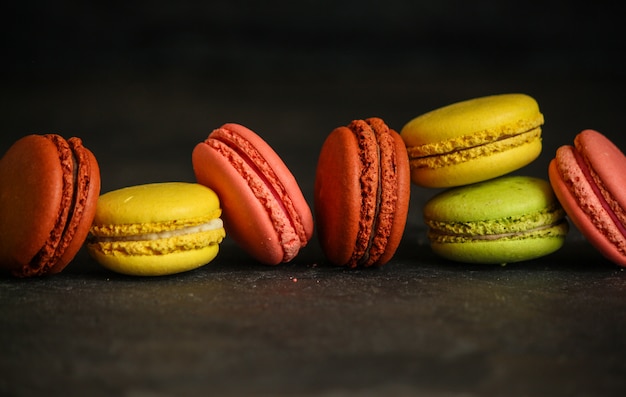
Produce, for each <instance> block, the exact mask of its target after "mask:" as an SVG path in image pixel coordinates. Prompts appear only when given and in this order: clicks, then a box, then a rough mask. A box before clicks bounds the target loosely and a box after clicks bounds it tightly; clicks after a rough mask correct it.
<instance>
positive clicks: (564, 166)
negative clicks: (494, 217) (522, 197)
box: [549, 130, 626, 266]
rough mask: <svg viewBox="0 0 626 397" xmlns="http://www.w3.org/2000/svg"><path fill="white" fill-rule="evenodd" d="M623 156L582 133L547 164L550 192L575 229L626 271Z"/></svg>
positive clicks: (602, 140)
mask: <svg viewBox="0 0 626 397" xmlns="http://www.w3.org/2000/svg"><path fill="white" fill-rule="evenodd" d="M625 170H626V157H625V156H624V154H623V153H622V151H621V150H620V149H619V148H618V147H617V146H616V145H615V144H614V143H613V142H611V141H610V140H609V139H608V138H607V137H606V136H604V135H603V134H601V133H599V132H597V131H594V130H584V131H582V132H581V133H579V134H578V135H577V136H576V137H575V139H574V146H570V145H565V146H561V147H560V148H558V149H557V151H556V155H555V158H554V159H553V160H552V161H551V162H550V166H549V177H550V182H551V184H552V187H553V189H554V192H555V194H556V196H557V198H558V199H559V201H560V202H561V205H562V206H563V208H564V209H565V212H566V213H567V215H568V216H569V218H570V219H571V221H572V222H573V223H574V225H576V227H577V228H578V230H579V231H580V232H581V233H582V234H583V235H584V236H585V237H586V238H587V240H588V241H589V242H590V243H591V244H592V245H593V246H594V247H596V249H597V250H598V251H600V253H602V254H603V255H604V256H605V257H606V258H607V259H609V260H611V261H612V262H614V263H616V264H618V265H621V266H626V172H625Z"/></svg>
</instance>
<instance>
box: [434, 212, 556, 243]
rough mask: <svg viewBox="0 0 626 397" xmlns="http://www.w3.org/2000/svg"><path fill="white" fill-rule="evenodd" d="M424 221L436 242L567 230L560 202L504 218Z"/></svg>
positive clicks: (512, 236)
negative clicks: (557, 204) (550, 206)
mask: <svg viewBox="0 0 626 397" xmlns="http://www.w3.org/2000/svg"><path fill="white" fill-rule="evenodd" d="M425 223H426V225H427V226H428V227H429V231H428V238H429V239H430V240H431V241H433V242H436V243H459V242H467V241H468V240H484V241H488V240H500V239H522V238H532V237H536V236H538V235H546V234H554V236H555V237H556V236H563V235H565V234H566V233H567V230H568V225H567V221H566V220H565V211H564V210H563V209H562V208H561V207H560V206H554V207H552V208H549V209H546V210H544V211H539V212H537V213H533V214H530V215H521V216H511V217H507V218H505V219H491V220H476V221H459V222H451V221H437V220H432V219H426V220H425Z"/></svg>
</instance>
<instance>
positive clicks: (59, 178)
mask: <svg viewBox="0 0 626 397" xmlns="http://www.w3.org/2000/svg"><path fill="white" fill-rule="evenodd" d="M62 202H63V168H62V166H61V164H60V162H59V156H58V154H57V149H56V146H55V145H54V143H53V142H51V141H50V140H49V139H46V138H44V137H42V136H39V135H29V136H26V137H24V138H21V139H20V140H18V141H17V142H15V143H14V144H13V145H12V146H11V148H9V150H8V151H7V152H6V153H5V155H4V156H3V158H2V159H1V160H0V225H1V227H2V228H1V229H0V264H1V265H2V266H3V267H4V268H5V269H7V270H10V271H13V272H22V270H23V269H26V271H28V267H29V264H30V262H31V261H32V260H33V258H34V257H35V256H36V255H37V253H38V252H39V251H40V250H41V248H42V247H43V246H44V245H45V244H46V242H47V241H48V239H49V237H50V231H51V230H53V229H54V227H55V224H56V223H57V219H58V217H59V214H60V212H61V211H62V208H61V203H62Z"/></svg>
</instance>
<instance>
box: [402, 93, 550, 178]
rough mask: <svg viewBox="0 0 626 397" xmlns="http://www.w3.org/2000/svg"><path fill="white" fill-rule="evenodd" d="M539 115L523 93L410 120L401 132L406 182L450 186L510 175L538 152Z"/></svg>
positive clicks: (493, 97) (488, 98)
mask: <svg viewBox="0 0 626 397" xmlns="http://www.w3.org/2000/svg"><path fill="white" fill-rule="evenodd" d="M543 121H544V119H543V115H542V114H541V112H540V111H539V106H538V104H537V101H535V99H533V98H532V97H530V96H528V95H525V94H501V95H491V96H486V97H480V98H475V99H470V100H466V101H462V102H457V103H454V104H451V105H448V106H445V107H442V108H439V109H435V110H433V111H430V112H428V113H425V114H422V115H421V116H418V117H416V118H414V119H413V120H411V121H409V122H408V123H407V124H406V125H405V126H404V127H403V128H402V130H401V131H400V135H401V136H402V139H403V140H404V143H405V145H406V146H407V151H408V154H409V159H410V165H411V180H412V181H413V182H414V183H415V184H417V185H420V186H424V187H452V186H461V185H467V184H470V183H474V182H480V181H484V180H488V179H492V178H495V177H498V176H501V175H505V174H507V173H509V172H512V171H515V170H517V169H519V168H522V167H523V166H525V165H527V164H529V163H530V162H532V161H533V160H535V159H536V158H537V157H538V156H539V154H540V153H541V125H542V124H543Z"/></svg>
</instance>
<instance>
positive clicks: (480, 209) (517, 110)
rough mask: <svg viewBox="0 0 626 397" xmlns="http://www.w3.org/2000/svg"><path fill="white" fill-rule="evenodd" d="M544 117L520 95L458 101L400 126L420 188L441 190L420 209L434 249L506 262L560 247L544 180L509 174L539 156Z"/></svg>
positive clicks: (560, 217) (559, 214)
mask: <svg viewBox="0 0 626 397" xmlns="http://www.w3.org/2000/svg"><path fill="white" fill-rule="evenodd" d="M543 121H544V119H543V115H542V114H541V112H540V111H539V106H538V104H537V102H536V101H535V100H534V99H533V98H532V97H530V96H528V95H525V94H502V95H492V96H487V97H481V98H475V99H470V100H466V101H462V102H457V103H454V104H451V105H448V106H445V107H442V108H439V109H435V110H432V111H430V112H428V113H425V114H422V115H420V116H418V117H416V118H414V119H413V120H411V121H409V122H408V123H407V124H406V125H405V126H404V127H403V128H402V130H401V135H402V138H403V140H404V142H405V144H406V146H407V152H408V155H409V159H410V165H411V179H412V181H413V182H414V183H415V184H416V185H419V186H423V187H428V188H447V190H444V191H443V192H440V193H438V194H436V195H435V196H433V197H432V198H431V199H430V200H429V201H428V202H427V203H426V205H425V206H424V208H423V216H424V221H425V223H426V225H427V226H428V238H429V241H430V243H431V246H432V249H433V251H434V252H435V253H437V254H439V255H440V256H442V257H444V258H447V259H450V260H455V261H460V262H471V263H501V264H504V263H508V262H520V261H525V260H530V259H534V258H537V257H540V256H543V255H547V254H550V253H552V252H554V251H556V250H558V249H559V248H560V247H561V246H562V245H563V243H564V240H565V236H566V234H567V231H568V225H567V221H566V220H565V212H564V211H563V209H562V208H561V206H560V204H559V202H558V200H557V199H556V197H555V195H554V193H553V191H552V189H551V187H550V184H549V183H548V182H547V181H545V180H543V179H539V178H531V177H525V176H510V175H508V174H510V173H511V172H513V171H516V170H519V169H521V168H522V167H524V166H526V165H528V164H529V163H531V162H532V161H534V160H535V159H536V158H537V157H538V156H539V154H540V153H541V148H542V145H541V126H542V124H543Z"/></svg>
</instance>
